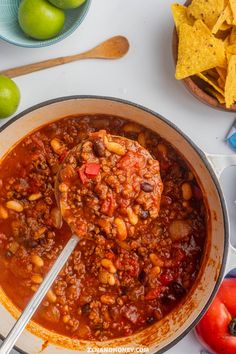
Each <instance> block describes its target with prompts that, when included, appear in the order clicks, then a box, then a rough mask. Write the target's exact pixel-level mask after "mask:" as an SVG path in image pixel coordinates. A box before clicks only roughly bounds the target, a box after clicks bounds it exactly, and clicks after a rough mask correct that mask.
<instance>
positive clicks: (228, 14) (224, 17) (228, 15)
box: [212, 5, 233, 34]
mask: <svg viewBox="0 0 236 354" xmlns="http://www.w3.org/2000/svg"><path fill="white" fill-rule="evenodd" d="M232 19H233V18H232V11H231V9H230V6H229V5H228V6H226V8H225V9H224V11H222V13H221V14H220V16H219V18H218V20H217V21H216V23H215V25H214V27H213V28H212V33H213V34H216V33H217V32H218V31H219V29H220V28H221V26H222V25H223V23H224V22H225V21H226V23H227V24H228V25H230V24H229V23H228V21H229V22H232Z"/></svg>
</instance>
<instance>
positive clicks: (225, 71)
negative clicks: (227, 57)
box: [216, 67, 227, 81]
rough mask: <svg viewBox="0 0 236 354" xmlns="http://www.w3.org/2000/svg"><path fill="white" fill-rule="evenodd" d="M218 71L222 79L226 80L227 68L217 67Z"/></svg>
mask: <svg viewBox="0 0 236 354" xmlns="http://www.w3.org/2000/svg"><path fill="white" fill-rule="evenodd" d="M216 71H217V73H218V75H219V77H220V78H221V80H224V81H225V80H226V75H227V70H226V69H225V68H219V67H216Z"/></svg>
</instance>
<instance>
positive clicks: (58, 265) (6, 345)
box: [0, 136, 153, 354]
mask: <svg viewBox="0 0 236 354" xmlns="http://www.w3.org/2000/svg"><path fill="white" fill-rule="evenodd" d="M113 137H114V136H113ZM116 138H118V137H116ZM119 139H120V140H123V141H127V140H129V139H127V138H125V137H120V136H119ZM137 144H138V143H137ZM81 146H82V143H80V144H79V145H77V146H76V147H75V148H73V149H72V150H71V151H70V152H69V154H68V155H67V157H66V160H67V159H69V158H70V157H71V156H73V154H75V153H76V152H78V150H79V149H80V148H81ZM140 147H141V146H140ZM141 148H142V149H143V150H144V151H145V153H146V154H147V153H148V154H149V152H148V151H147V150H146V149H144V148H143V147H141ZM149 155H150V154H149ZM150 158H151V159H153V157H152V156H151V155H150ZM61 167H62V166H61ZM60 169H61V168H60ZM60 169H59V172H58V175H57V178H56V183H55V197H56V201H57V204H58V206H59V208H60V209H61V204H60V200H59V183H60V180H59V179H60V177H59V174H60ZM65 221H67V220H66V219H65ZM61 222H62V217H61ZM70 227H71V229H72V232H73V229H74V228H73V225H71V224H70ZM83 238H84V235H83ZM81 239H82V237H80V236H79V235H77V234H75V233H74V232H73V235H72V236H71V238H70V239H69V241H68V242H67V244H66V246H65V247H64V249H63V251H62V252H61V254H60V255H59V257H58V258H57V260H56V262H55V263H54V265H53V266H52V268H51V269H50V271H49V272H48V274H47V275H46V277H45V278H44V280H43V282H42V283H41V285H40V287H39V288H38V290H37V291H36V292H35V294H34V295H33V297H32V299H31V300H30V302H29V303H28V305H27V306H26V308H25V309H24V311H23V312H22V314H21V316H20V317H19V318H18V320H17V322H16V323H15V325H14V326H13V328H12V329H11V330H10V332H9V333H8V335H7V337H6V338H5V340H4V341H3V343H2V345H1V347H0V354H8V353H10V351H11V349H12V348H13V347H14V345H15V343H16V341H17V339H18V338H19V337H20V335H21V333H22V332H23V331H24V329H25V327H26V325H27V324H28V322H29V321H30V320H31V318H32V316H33V315H34V313H35V311H36V310H37V308H38V306H39V305H40V303H41V302H42V300H43V299H44V297H45V296H46V294H47V292H48V291H49V289H50V288H51V286H52V284H53V282H54V281H55V279H56V277H57V275H58V274H59V273H60V271H61V270H62V268H63V266H64V265H65V263H66V262H67V260H68V258H69V257H70V255H71V254H72V252H73V250H74V249H75V247H76V245H77V244H78V242H79V241H80V240H81Z"/></svg>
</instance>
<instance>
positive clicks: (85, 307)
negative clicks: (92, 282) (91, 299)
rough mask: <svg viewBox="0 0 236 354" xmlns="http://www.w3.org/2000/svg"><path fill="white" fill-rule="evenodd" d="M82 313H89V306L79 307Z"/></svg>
mask: <svg viewBox="0 0 236 354" xmlns="http://www.w3.org/2000/svg"><path fill="white" fill-rule="evenodd" d="M81 310H82V313H88V312H89V311H90V304H85V305H83V306H82V307H81Z"/></svg>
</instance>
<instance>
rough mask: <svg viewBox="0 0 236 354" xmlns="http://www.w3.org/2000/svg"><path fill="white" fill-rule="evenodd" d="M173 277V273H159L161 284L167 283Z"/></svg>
mask: <svg viewBox="0 0 236 354" xmlns="http://www.w3.org/2000/svg"><path fill="white" fill-rule="evenodd" d="M173 279H174V277H173V274H172V273H169V272H164V273H162V274H161V275H160V282H161V283H162V284H163V285H169V284H170V283H171V282H172V281H173Z"/></svg>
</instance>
